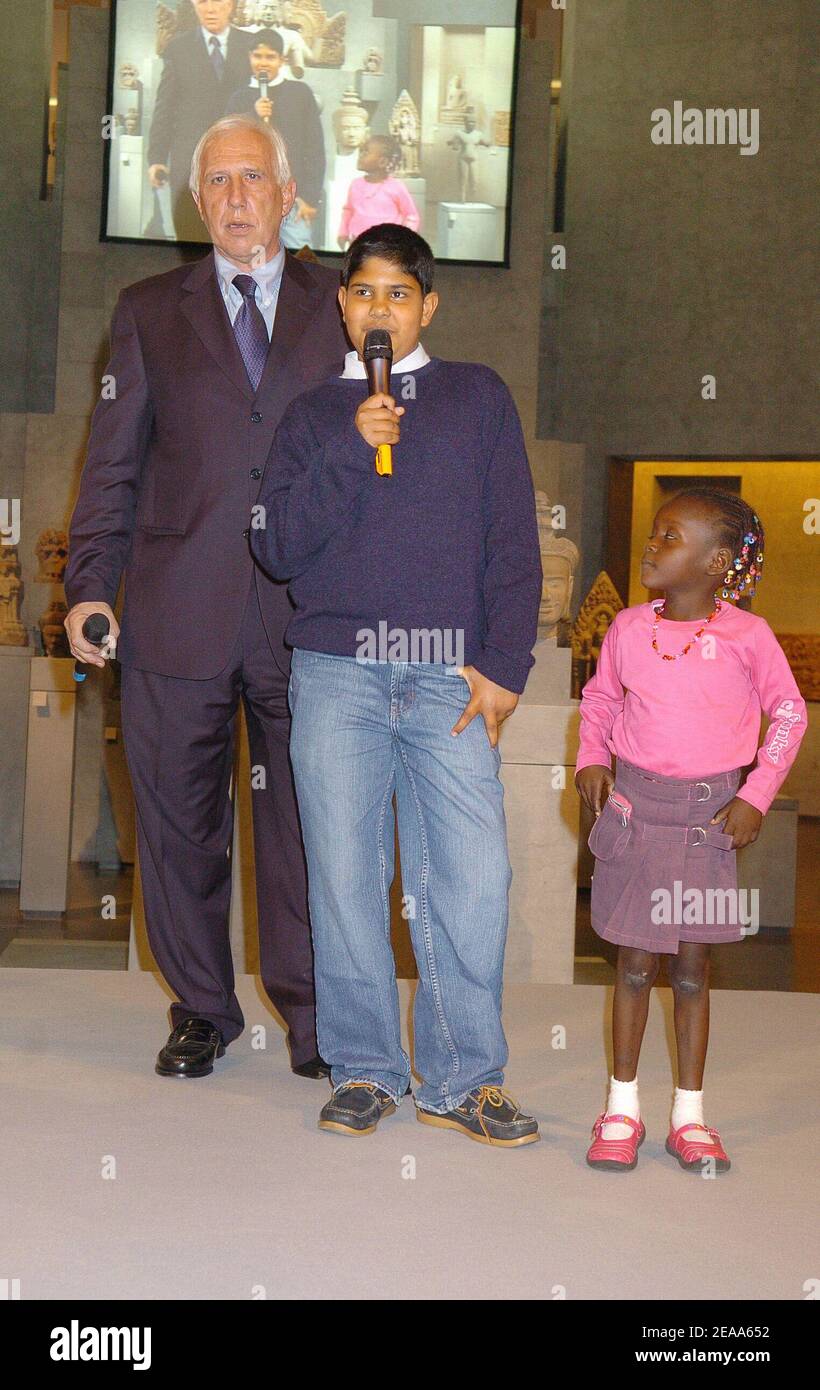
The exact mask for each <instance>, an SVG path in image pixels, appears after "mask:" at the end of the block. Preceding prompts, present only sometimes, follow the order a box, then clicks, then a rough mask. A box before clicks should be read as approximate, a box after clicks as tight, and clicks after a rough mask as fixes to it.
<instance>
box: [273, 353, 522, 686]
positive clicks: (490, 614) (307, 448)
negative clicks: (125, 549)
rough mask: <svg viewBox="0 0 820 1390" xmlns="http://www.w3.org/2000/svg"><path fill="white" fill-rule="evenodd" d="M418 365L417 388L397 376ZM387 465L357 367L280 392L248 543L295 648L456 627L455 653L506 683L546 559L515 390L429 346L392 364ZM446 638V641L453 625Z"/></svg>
mask: <svg viewBox="0 0 820 1390" xmlns="http://www.w3.org/2000/svg"><path fill="white" fill-rule="evenodd" d="M411 375H412V376H413V377H414V378H415V399H406V398H405V392H404V390H403V383H404V382H406V380H407V379H408V378H409V377H410V376H411ZM392 390H393V394H394V397H395V399H396V404H397V405H403V406H404V407H405V410H406V414H405V415H403V416H402V417H401V422H400V430H401V439H400V441H399V443H398V444H397V445H394V447H393V473H392V475H391V476H387V477H379V476H378V474H377V473H376V470H375V464H374V459H375V450H374V449H373V448H372V446H371V445H369V444H367V443H366V442H365V440H364V439H363V438H362V436H361V434H360V433H359V431H358V429H357V428H356V425H355V421H354V417H355V415H356V411H357V410H358V408H359V405H360V404H361V402H362V401H363V400H364V399H365V398H366V397H367V395H368V394H369V391H368V385H367V382H366V381H365V380H362V379H361V378H357V377H331V378H330V379H328V380H327V381H325V382H323V383H322V384H320V385H319V386H315V387H313V388H312V389H311V390H310V391H307V392H305V393H304V394H303V395H301V396H298V397H297V398H296V399H295V400H293V401H292V402H291V403H290V405H289V406H288V408H287V410H286V411H285V414H284V415H283V417H282V419H281V421H280V424H279V427H278V429H277V431H276V434H275V435H274V439H273V444H272V446H271V450H270V454H269V456H268V461H267V464H266V467H265V473H264V478H263V481H262V485H261V489H260V493H259V499H258V500H259V504H261V505H262V506H263V507H264V508H265V511H264V513H257V518H258V519H259V520H264V525H261V524H259V521H257V526H256V528H253V527H252V529H251V537H252V541H251V545H252V548H253V551H254V554H255V556H256V558H257V560H258V561H259V563H260V564H261V566H262V568H263V569H265V570H266V571H267V572H268V573H269V574H270V575H272V576H273V577H274V578H275V579H289V580H290V581H291V582H290V586H289V587H290V595H291V598H292V599H293V602H294V605H295V609H296V611H295V613H294V615H293V617H292V619H291V621H290V623H289V625H288V629H287V633H286V639H287V641H288V643H289V644H290V645H291V646H293V647H304V648H307V649H308V650H310V651H319V652H329V653H332V654H334V655H338V656H356V655H357V654H358V652H359V651H360V650H361V644H362V631H361V630H362V629H367V630H369V631H371V632H373V633H374V634H378V633H379V631H380V628H379V623H381V622H386V624H387V629H386V631H387V632H388V633H389V632H390V631H391V629H394V628H398V629H400V630H401V631H402V632H405V633H407V634H408V637H409V634H410V633H411V632H412V630H413V629H428V630H429V629H436V628H438V629H441V630H444V631H447V630H449V631H450V632H453V631H458V630H459V629H461V630H462V631H463V634H464V664H465V665H471V666H475V667H476V668H477V669H478V670H479V671H480V672H481V673H482V675H485V676H487V677H488V678H489V679H490V680H492V681H495V682H496V683H497V684H498V685H502V686H505V687H506V689H507V690H512V691H515V692H516V693H517V694H520V692H521V691H522V690H523V689H524V685H525V682H526V679H527V673H528V671H529V668H530V666H531V665H532V664H533V658H532V654H531V652H532V647H533V644H534V642H535V638H536V631H537V623H538V605H539V602H540V599H541V557H540V554H539V547H538V527H537V523H536V519H535V498H534V493H533V484H532V477H531V474H530V469H529V464H528V462H527V454H526V450H525V447H524V437H523V434H522V431H521V424H520V421H519V418H518V413H517V411H516V408H515V404H514V402H513V399H512V396H511V395H510V393H509V391H508V389H507V387H506V386H505V385H504V382H503V381H502V380H501V378H500V377H499V376H498V375H497V373H496V372H494V371H492V370H491V369H490V368H489V367H485V366H481V365H479V364H476V363H473V362H448V361H444V360H443V359H441V358H438V357H433V358H431V359H430V361H429V362H426V363H425V364H424V366H422V367H420V368H418V369H417V370H416V371H414V372H412V373H410V372H407V373H401V374H394V377H393V382H392ZM451 640H452V639H451Z"/></svg>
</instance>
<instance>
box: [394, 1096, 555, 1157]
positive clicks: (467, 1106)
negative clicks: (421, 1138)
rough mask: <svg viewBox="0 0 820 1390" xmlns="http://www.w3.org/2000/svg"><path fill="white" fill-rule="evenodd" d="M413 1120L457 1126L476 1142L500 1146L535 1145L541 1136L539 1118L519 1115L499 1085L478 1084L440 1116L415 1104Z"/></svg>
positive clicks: (427, 1123) (443, 1127) (442, 1126)
mask: <svg viewBox="0 0 820 1390" xmlns="http://www.w3.org/2000/svg"><path fill="white" fill-rule="evenodd" d="M416 1119H417V1120H420V1121H421V1123H422V1124H423V1125H438V1126H439V1127H440V1128H441V1129H457V1130H459V1132H460V1133H461V1134H463V1135H465V1136H466V1138H467V1139H475V1141H476V1142H477V1143H478V1144H497V1145H498V1146H499V1147H500V1148H503V1149H511V1148H514V1147H517V1146H518V1145H519V1144H536V1143H537V1142H538V1140H539V1139H540V1137H541V1136H540V1135H539V1133H538V1121H537V1120H534V1119H533V1117H532V1115H524V1114H522V1112H521V1110H520V1109H519V1108H518V1105H517V1103H516V1102H515V1101H514V1100H513V1099H512V1097H511V1096H508V1095H505V1093H504V1092H503V1091H502V1090H501V1089H500V1087H498V1086H477V1087H476V1089H475V1090H474V1091H471V1092H470V1094H469V1095H468V1096H467V1097H466V1098H465V1099H464V1100H463V1101H462V1102H461V1105H459V1106H457V1107H456V1109H455V1110H448V1111H446V1113H445V1114H443V1115H439V1114H437V1113H436V1112H435V1111H433V1110H422V1108H421V1106H417V1107H416Z"/></svg>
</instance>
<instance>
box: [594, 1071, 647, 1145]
mask: <svg viewBox="0 0 820 1390" xmlns="http://www.w3.org/2000/svg"><path fill="white" fill-rule="evenodd" d="M606 1113H607V1115H628V1116H629V1118H630V1119H631V1120H639V1119H640V1118H641V1109H640V1105H639V1103H638V1078H637V1077H635V1080H634V1081H618V1080H617V1079H616V1077H614V1076H611V1077H610V1078H609V1095H608V1096H607V1102H606ZM633 1134H634V1130H632V1129H631V1128H630V1126H629V1125H621V1124H607V1125H603V1126H602V1127H601V1138H602V1139H630V1138H631V1137H632V1135H633Z"/></svg>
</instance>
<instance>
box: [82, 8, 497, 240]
mask: <svg viewBox="0 0 820 1390" xmlns="http://www.w3.org/2000/svg"><path fill="white" fill-rule="evenodd" d="M519 6H520V0H343V8H340V9H336V8H335V5H334V2H333V0H328V3H327V8H325V7H324V6H323V5H322V3H320V0H292V2H290V0H279V2H278V3H270V2H269V0H176V3H174V0H169V2H168V3H167V4H165V3H157V0H116V3H115V4H114V6H113V9H112V16H111V48H110V72H109V92H110V99H109V107H108V111H109V118H108V130H107V132H106V133H107V134H108V136H109V138H108V139H107V140H106V142H105V150H106V154H105V158H106V177H105V206H104V209H103V227H102V234H103V238H104V239H105V240H125V241H152V242H158V241H160V242H161V241H177V242H186V243H191V242H194V243H196V242H201V243H204V242H207V240H208V238H207V233H206V231H205V228H204V226H203V224H202V222H201V221H200V218H199V214H198V212H197V210H196V206H195V204H194V201H193V199H192V197H191V193H190V190H189V186H188V181H189V176H190V166H191V156H192V154H193V151H194V147H195V145H196V143H197V141H198V140H199V138H200V136H201V135H202V134H203V133H204V132H205V131H206V130H207V129H208V127H209V126H210V125H212V124H213V122H214V121H217V120H219V119H220V118H221V117H222V116H225V115H230V114H233V113H237V112H243V113H247V114H248V115H250V116H252V117H253V119H255V120H258V121H261V122H264V123H266V124H270V125H273V126H274V127H275V128H276V129H277V130H279V131H280V133H281V134H282V135H283V136H284V139H285V142H286V144H287V148H288V156H289V161H290V165H291V172H292V176H293V178H294V179H295V181H296V185H297V195H296V203H295V204H294V207H293V209H292V210H291V212H290V213H289V214H288V216H287V218H286V219H285V220H284V221H283V223H282V232H281V237H282V241H283V242H284V244H285V245H286V246H287V247H289V248H290V249H293V250H298V249H300V248H302V247H304V246H309V247H311V248H312V249H313V250H315V251H320V252H337V253H341V251H343V250H344V248H345V247H346V246H347V245H348V244H349V242H350V241H351V240H352V239H353V237H355V236H357V235H358V233H359V232H360V231H363V230H365V229H366V228H367V227H368V226H372V225H373V224H374V223H375V222H388V221H389V222H398V223H401V224H402V225H405V226H411V227H415V228H417V229H418V231H420V232H421V234H422V235H423V236H424V237H426V239H427V240H428V241H429V243H430V245H431V246H432V248H433V251H434V253H435V255H436V257H437V258H438V259H440V260H450V261H463V262H465V261H466V262H479V263H489V264H499V265H504V264H506V263H507V261H508V241H509V206H510V184H511V168H512V150H511V133H512V130H513V125H514V117H515V109H514V108H515V76H516V60H517V41H518V34H519V17H520V16H519Z"/></svg>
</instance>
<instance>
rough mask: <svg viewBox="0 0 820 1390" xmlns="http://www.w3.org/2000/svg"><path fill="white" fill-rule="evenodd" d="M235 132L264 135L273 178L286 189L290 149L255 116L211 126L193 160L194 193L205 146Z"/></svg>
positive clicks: (197, 188)
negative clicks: (213, 140)
mask: <svg viewBox="0 0 820 1390" xmlns="http://www.w3.org/2000/svg"><path fill="white" fill-rule="evenodd" d="M233 130H246V131H247V130H253V131H255V132H256V133H257V135H264V137H265V139H266V140H267V141H268V143H269V144H270V155H271V165H272V168H273V177H274V179H275V180H276V182H277V183H278V184H279V187H280V188H284V186H285V184H286V183H290V180H291V177H292V176H291V172H290V161H289V160H288V147H287V145H286V144H285V142H284V140H283V139H282V136H281V135H280V134H279V131H278V130H274V128H273V126H269V125H264V124H263V123H262V121H258V120H257V119H256V117H255V116H223V117H222V120H221V121H215V122H214V124H213V125H212V126H209V127H208V129H207V130H206V131H205V134H204V135H203V136H202V138H201V139H200V141H199V143H198V144H197V147H196V149H195V150H194V153H193V158H192V159H191V177H190V179H189V180H188V183H189V185H190V189H191V192H192V193H198V192H199V180H200V177H201V174H202V156H203V153H204V151H205V146H206V145H207V143H208V141H209V140H212V139H213V138H214V137H215V136H217V135H227V134H228V133H229V132H230V131H233Z"/></svg>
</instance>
